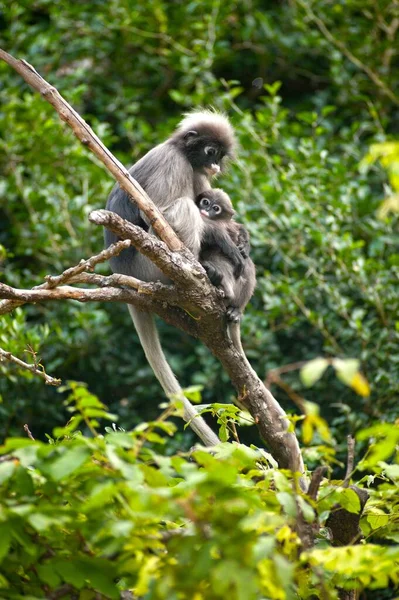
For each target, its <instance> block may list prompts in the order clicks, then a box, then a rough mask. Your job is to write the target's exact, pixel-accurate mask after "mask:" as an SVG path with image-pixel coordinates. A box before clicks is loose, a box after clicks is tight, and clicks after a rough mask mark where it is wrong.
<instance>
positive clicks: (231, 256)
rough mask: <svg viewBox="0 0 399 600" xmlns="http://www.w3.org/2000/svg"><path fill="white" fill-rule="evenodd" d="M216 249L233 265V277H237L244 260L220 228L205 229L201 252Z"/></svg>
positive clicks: (242, 268)
mask: <svg viewBox="0 0 399 600" xmlns="http://www.w3.org/2000/svg"><path fill="white" fill-rule="evenodd" d="M208 248H209V249H217V250H218V251H219V252H221V253H222V254H223V255H224V256H225V257H226V258H227V259H228V260H229V261H230V262H231V263H232V265H233V267H234V277H236V278H237V277H239V276H240V275H241V274H242V272H243V270H244V266H245V263H244V259H243V257H242V256H241V253H240V251H239V249H238V248H237V246H236V245H235V244H234V242H233V241H232V239H231V238H230V236H229V235H228V234H227V233H226V231H225V230H224V229H222V228H220V227H212V226H210V225H208V226H207V227H205V230H204V233H203V237H202V244H201V250H205V249H208Z"/></svg>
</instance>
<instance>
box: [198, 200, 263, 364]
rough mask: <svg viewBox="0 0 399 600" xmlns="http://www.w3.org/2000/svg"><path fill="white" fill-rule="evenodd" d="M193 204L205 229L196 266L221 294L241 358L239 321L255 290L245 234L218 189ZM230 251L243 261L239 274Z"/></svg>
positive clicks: (232, 338) (243, 228) (253, 273)
mask: <svg viewBox="0 0 399 600" xmlns="http://www.w3.org/2000/svg"><path fill="white" fill-rule="evenodd" d="M195 202H196V204H197V206H198V208H199V212H200V215H201V217H202V218H203V220H204V223H205V227H204V233H203V238H202V244H201V252H200V262H201V263H202V265H203V266H204V268H205V270H206V271H207V273H208V276H209V278H210V280H211V281H212V283H213V284H214V285H220V286H221V287H222V289H223V291H224V294H225V304H226V309H227V310H226V314H227V319H228V320H229V334H230V338H231V341H232V342H233V344H234V346H235V347H236V349H237V350H238V351H239V352H241V353H242V354H243V356H244V357H245V353H244V350H243V348H242V344H241V332H240V320H241V316H242V313H243V311H244V308H245V307H246V305H247V304H248V302H249V300H250V298H251V296H252V294H253V293H254V290H255V286H256V272H255V265H254V263H253V262H252V260H251V259H250V257H249V250H250V245H249V234H248V231H247V230H246V229H245V227H244V226H243V225H240V224H239V223H237V222H236V221H234V219H233V217H234V215H235V211H234V209H233V205H232V203H231V200H230V198H229V196H228V195H227V194H226V193H225V192H224V191H223V190H221V189H208V190H206V191H204V192H202V193H201V194H199V195H198V196H197V197H196V199H195ZM232 249H234V250H235V251H236V250H238V251H239V252H240V254H241V256H242V258H243V261H244V263H243V268H242V270H241V272H239V270H238V269H237V266H236V264H235V262H234V259H233V260H232V256H234V254H232Z"/></svg>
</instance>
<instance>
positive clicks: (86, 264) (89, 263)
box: [0, 240, 131, 315]
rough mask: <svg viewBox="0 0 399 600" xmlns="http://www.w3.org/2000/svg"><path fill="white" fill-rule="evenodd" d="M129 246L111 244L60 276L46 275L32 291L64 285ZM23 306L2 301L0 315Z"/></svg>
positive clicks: (20, 302)
mask: <svg viewBox="0 0 399 600" xmlns="http://www.w3.org/2000/svg"><path fill="white" fill-rule="evenodd" d="M130 245H131V241H130V240H122V241H120V242H117V243H116V244H111V246H109V247H108V248H107V249H106V250H102V251H101V252H100V253H99V254H95V255H94V256H91V257H90V258H88V259H87V260H83V259H82V260H81V261H80V263H79V264H78V265H75V266H74V267H70V268H69V269H66V271H64V272H63V273H61V275H56V276H51V275H48V276H47V277H46V283H41V284H40V285H38V286H35V287H34V288H33V289H34V290H48V289H52V288H54V287H56V286H57V285H60V284H61V283H66V282H67V281H68V280H69V279H72V278H73V277H74V276H76V275H78V274H79V273H82V272H83V271H85V270H86V269H88V270H89V271H90V270H91V269H94V267H95V266H96V265H97V264H99V263H101V262H105V261H106V260H109V259H110V258H111V257H112V256H117V255H118V254H120V253H121V252H122V250H124V249H125V248H129V246H130ZM6 297H7V296H3V298H6ZM23 304H24V301H23V300H3V302H0V315H5V314H7V313H9V312H11V311H12V310H14V309H15V308H17V307H18V306H22V305H23Z"/></svg>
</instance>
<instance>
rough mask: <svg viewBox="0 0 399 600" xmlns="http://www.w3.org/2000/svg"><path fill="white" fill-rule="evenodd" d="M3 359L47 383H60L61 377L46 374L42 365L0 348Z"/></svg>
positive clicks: (0, 357) (0, 355) (1, 359)
mask: <svg viewBox="0 0 399 600" xmlns="http://www.w3.org/2000/svg"><path fill="white" fill-rule="evenodd" d="M0 285H1V284H0ZM5 360H7V361H9V362H12V363H14V364H16V365H18V367H19V368H20V369H24V370H25V371H30V372H31V373H33V374H34V375H38V376H39V377H41V378H42V379H44V382H45V383H46V384H47V385H55V386H57V385H61V379H56V378H55V377H50V375H47V373H46V372H45V370H44V368H43V366H42V365H30V364H29V363H26V362H24V361H23V360H21V359H19V358H17V357H16V356H14V355H13V354H11V352H7V351H6V350H3V349H2V348H0V362H3V361H5Z"/></svg>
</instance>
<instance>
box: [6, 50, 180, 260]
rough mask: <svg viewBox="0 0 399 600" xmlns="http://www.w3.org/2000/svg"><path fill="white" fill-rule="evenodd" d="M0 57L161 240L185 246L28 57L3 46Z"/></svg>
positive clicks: (138, 186) (137, 185)
mask: <svg viewBox="0 0 399 600" xmlns="http://www.w3.org/2000/svg"><path fill="white" fill-rule="evenodd" d="M0 58H2V59H3V60H4V61H5V62H6V63H8V64H9V65H10V66H11V67H12V68H13V69H15V71H17V73H19V74H20V75H21V77H23V78H24V79H25V81H26V82H27V83H28V84H29V85H30V86H31V87H33V89H35V90H37V91H38V92H40V94H41V95H42V96H43V98H44V99H45V100H47V102H49V103H50V104H51V105H52V106H54V108H55V110H56V111H57V112H58V114H59V116H60V118H61V119H62V120H63V121H65V122H66V123H67V124H68V125H69V126H70V127H71V129H72V130H73V132H74V134H75V135H76V137H77V138H78V139H79V140H80V141H81V142H82V144H84V145H85V146H87V148H89V150H91V151H92V152H93V154H95V155H96V156H97V158H99V159H100V161H101V162H102V163H103V164H104V165H105V166H106V168H107V170H108V171H109V172H110V173H111V174H112V175H113V177H114V178H115V179H116V180H117V181H118V183H119V184H120V186H121V188H122V189H123V190H125V192H127V193H128V194H129V196H130V197H131V199H133V201H134V202H135V203H136V204H137V206H138V207H139V208H140V210H142V211H143V213H144V214H145V215H146V216H147V218H148V221H149V223H150V224H151V226H152V227H153V229H154V231H155V232H156V233H157V235H158V236H159V237H160V238H161V240H163V241H164V242H165V243H166V245H167V246H168V247H169V248H170V249H171V250H173V251H177V250H181V249H182V248H183V244H182V242H181V241H180V240H179V238H178V237H177V235H176V234H175V232H174V231H173V229H172V228H171V226H170V225H169V223H168V222H167V221H166V219H165V218H164V216H163V215H162V214H161V212H160V211H159V210H158V208H157V207H156V206H155V204H154V203H153V202H152V201H151V200H150V198H149V197H148V195H147V194H146V192H145V191H144V190H143V188H142V187H141V185H139V183H138V182H137V181H136V180H135V179H133V177H132V176H131V175H130V173H129V172H128V171H127V169H125V167H124V166H123V165H122V163H120V162H119V160H117V159H116V158H115V157H114V156H113V155H112V153H111V152H110V151H109V150H108V148H106V147H105V146H104V144H103V143H102V141H101V140H100V138H98V137H97V136H96V134H95V133H94V131H93V130H92V129H91V127H90V126H89V125H88V124H87V123H86V121H84V120H83V119H82V117H81V116H80V115H78V113H77V112H76V111H75V110H74V109H73V108H72V107H71V106H70V105H69V104H68V102H67V101H66V100H65V99H64V98H63V97H62V96H61V94H60V93H59V92H58V90H57V89H56V88H55V87H53V86H52V85H50V84H49V83H48V82H47V81H46V80H45V79H43V77H41V75H39V73H38V72H37V71H36V70H35V69H34V68H33V67H32V65H30V64H29V63H27V62H26V61H25V60H17V59H16V58H14V57H13V56H11V55H10V54H8V52H5V51H4V50H2V49H0Z"/></svg>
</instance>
